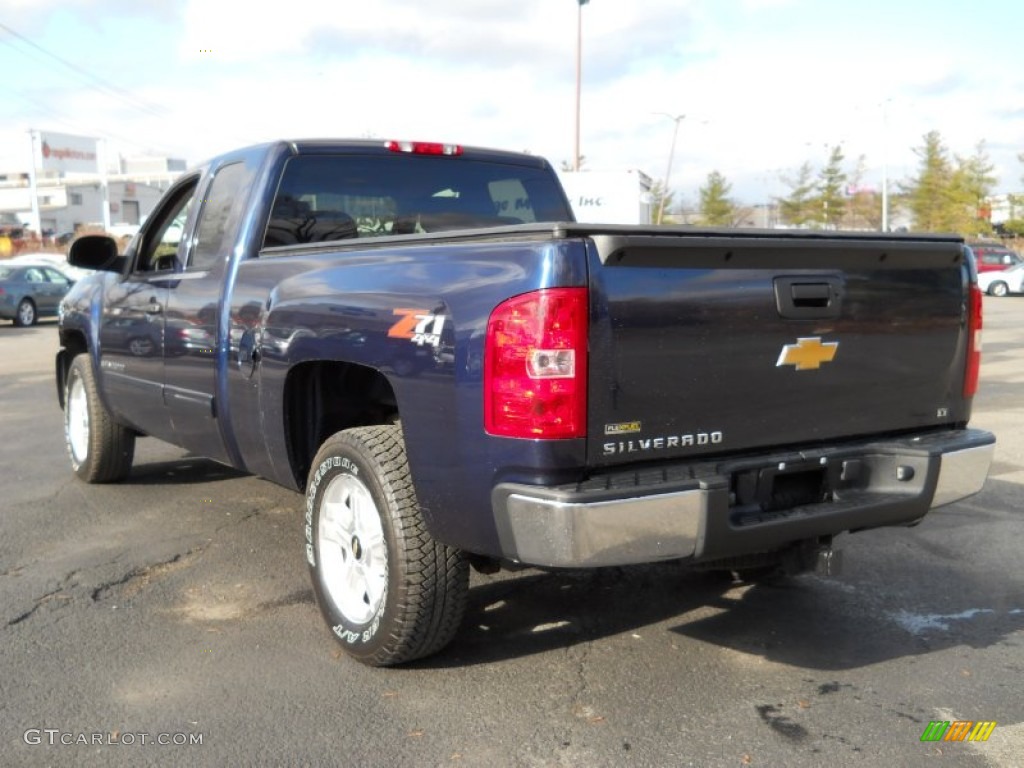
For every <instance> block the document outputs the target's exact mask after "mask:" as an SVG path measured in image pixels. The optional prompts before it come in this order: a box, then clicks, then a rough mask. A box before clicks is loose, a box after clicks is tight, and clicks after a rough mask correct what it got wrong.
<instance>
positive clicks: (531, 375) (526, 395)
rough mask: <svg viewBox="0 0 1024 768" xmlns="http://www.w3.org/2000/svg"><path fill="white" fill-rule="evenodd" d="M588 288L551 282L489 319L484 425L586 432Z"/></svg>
mask: <svg viewBox="0 0 1024 768" xmlns="http://www.w3.org/2000/svg"><path fill="white" fill-rule="evenodd" d="M587 325H588V317H587V289H586V288H546V289H542V290H539V291H533V292H532V293H524V294H523V295H521V296H516V297H514V298H511V299H509V300H508V301H506V302H503V303H502V304H499V305H498V306H497V307H496V308H495V310H494V311H493V312H492V313H491V316H490V319H488V321H487V339H486V345H487V346H486V351H485V353H484V428H485V429H486V430H487V432H488V434H491V435H501V436H504V437H525V438H569V437H586V435H587V424H586V418H587Z"/></svg>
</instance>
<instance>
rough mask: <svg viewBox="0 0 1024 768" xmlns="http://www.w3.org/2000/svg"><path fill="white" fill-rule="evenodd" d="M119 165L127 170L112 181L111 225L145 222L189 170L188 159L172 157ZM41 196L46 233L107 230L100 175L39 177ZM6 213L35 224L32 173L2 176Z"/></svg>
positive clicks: (0, 193) (1, 204)
mask: <svg viewBox="0 0 1024 768" xmlns="http://www.w3.org/2000/svg"><path fill="white" fill-rule="evenodd" d="M119 165H120V170H121V172H120V173H118V174H114V175H110V176H108V177H107V179H106V184H107V194H106V199H107V201H108V204H109V211H110V218H109V221H110V224H111V225H117V224H130V225H135V224H141V223H142V222H143V221H144V220H145V218H146V216H148V215H149V213H150V212H151V211H152V210H153V208H154V207H155V206H156V203H157V201H158V200H159V199H160V197H161V196H162V195H163V192H164V191H165V190H166V189H167V188H168V187H169V186H170V185H171V183H172V182H173V181H174V180H175V179H176V178H177V177H178V176H179V175H180V174H181V172H182V171H184V170H185V161H184V160H178V159H174V158H166V157H141V158H121V160H120V163H119ZM36 196H37V199H38V201H39V222H40V228H41V229H42V231H43V232H49V233H53V234H56V235H60V234H63V233H65V232H74V231H76V230H77V229H79V228H101V227H102V226H103V221H104V218H105V217H104V210H103V206H104V194H103V181H102V180H101V178H100V177H99V176H98V175H96V174H58V173H52V172H51V173H39V174H37V177H36ZM0 212H5V213H13V214H16V215H17V216H18V218H19V219H20V220H21V221H22V222H24V223H25V224H26V225H31V222H32V191H31V186H30V180H29V174H28V173H25V172H21V171H17V172H9V173H3V172H0Z"/></svg>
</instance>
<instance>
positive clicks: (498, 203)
mask: <svg viewBox="0 0 1024 768" xmlns="http://www.w3.org/2000/svg"><path fill="white" fill-rule="evenodd" d="M569 217H570V214H569V212H568V210H567V208H566V204H565V202H564V201H563V199H562V194H561V190H560V187H559V186H558V184H557V182H556V180H555V178H554V175H553V174H551V173H550V172H549V171H547V170H543V169H540V168H530V167H523V166H517V165H511V164H504V163H496V162H487V161H482V160H473V159H468V158H463V157H460V158H451V157H430V156H410V155H398V156H390V155H383V156H375V155H370V156H360V155H300V156H298V157H293V158H291V159H290V160H289V161H288V163H287V165H286V166H285V170H284V174H283V176H282V178H281V184H280V187H279V188H278V191H277V196H276V198H275V200H274V205H273V208H272V210H271V215H270V220H269V222H268V224H267V229H266V234H265V236H264V243H263V244H264V247H266V248H272V247H275V246H285V245H296V244H302V243H315V242H323V241H327V240H344V239H348V238H356V237H377V236H382V235H402V234H416V233H421V232H443V231H448V230H455V229H471V228H479V227H495V226H504V225H509V224H524V223H531V222H535V221H564V220H566V219H567V218H569Z"/></svg>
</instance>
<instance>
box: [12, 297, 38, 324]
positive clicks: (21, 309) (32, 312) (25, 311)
mask: <svg viewBox="0 0 1024 768" xmlns="http://www.w3.org/2000/svg"><path fill="white" fill-rule="evenodd" d="M14 324H15V325H16V326H18V327H19V328H28V327H29V326H30V325H35V324H36V305H35V304H33V303H32V299H22V300H21V302H19V304H18V309H17V310H16V311H15V313H14Z"/></svg>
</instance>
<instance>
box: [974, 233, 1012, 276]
mask: <svg viewBox="0 0 1024 768" xmlns="http://www.w3.org/2000/svg"><path fill="white" fill-rule="evenodd" d="M968 245H969V246H970V247H971V250H972V251H974V257H975V260H976V261H977V264H978V271H979V272H996V271H999V270H1002V269H1009V268H1010V267H1014V266H1016V265H1017V264H1024V259H1022V258H1021V257H1020V255H1019V254H1018V253H1017V252H1016V251H1014V250H1013V249H1011V248H1007V247H1006V246H1005V245H1003V244H1002V243H994V242H985V241H979V242H974V243H968Z"/></svg>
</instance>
